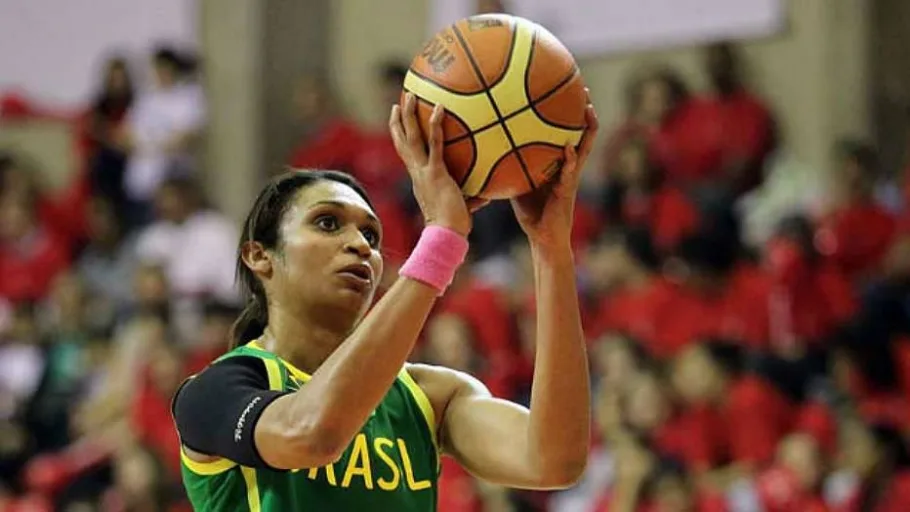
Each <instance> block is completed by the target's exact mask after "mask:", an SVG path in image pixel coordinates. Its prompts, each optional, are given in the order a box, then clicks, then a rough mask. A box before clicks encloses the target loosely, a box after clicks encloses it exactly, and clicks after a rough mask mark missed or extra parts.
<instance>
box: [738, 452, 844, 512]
mask: <svg viewBox="0 0 910 512" xmlns="http://www.w3.org/2000/svg"><path fill="white" fill-rule="evenodd" d="M824 469H825V468H824V462H823V460H822V454H821V450H820V447H819V445H818V443H817V442H816V441H815V439H814V438H813V437H812V436H810V435H807V434H791V435H789V436H787V437H786V438H784V439H783V440H782V441H781V443H780V445H779V447H778V451H777V457H776V459H775V463H774V464H773V465H772V466H771V467H769V468H768V469H765V470H763V471H762V472H761V473H760V474H759V475H758V476H757V478H756V482H755V485H756V488H757V489H756V490H757V494H758V497H759V500H760V502H761V505H762V507H763V510H765V511H767V512H796V511H799V512H829V509H828V506H827V504H826V503H825V501H824V499H823V498H822V496H821V481H822V475H823V473H824Z"/></svg>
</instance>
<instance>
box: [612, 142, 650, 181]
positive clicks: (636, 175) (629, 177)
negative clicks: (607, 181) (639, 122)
mask: <svg viewBox="0 0 910 512" xmlns="http://www.w3.org/2000/svg"><path fill="white" fill-rule="evenodd" d="M648 165H649V164H648V148H647V146H646V145H645V143H644V142H637V141H636V142H631V143H629V144H626V146H625V147H623V148H622V151H621V152H620V153H619V159H618V161H617V168H616V177H617V179H619V180H620V181H621V182H622V183H623V184H625V185H626V186H627V187H632V188H646V187H647V186H648V181H649V178H650V176H649V174H650V169H649V168H648Z"/></svg>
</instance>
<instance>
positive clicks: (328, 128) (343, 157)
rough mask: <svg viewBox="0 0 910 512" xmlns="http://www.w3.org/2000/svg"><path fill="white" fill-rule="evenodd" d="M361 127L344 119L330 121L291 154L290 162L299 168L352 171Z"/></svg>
mask: <svg viewBox="0 0 910 512" xmlns="http://www.w3.org/2000/svg"><path fill="white" fill-rule="evenodd" d="M359 144H360V129H359V128H358V127H357V125H356V124H354V123H353V122H351V121H348V120H347V119H343V118H336V119H332V120H330V121H329V122H327V123H326V124H325V125H324V126H323V127H322V128H321V129H320V130H319V131H318V132H317V133H316V134H315V135H314V136H312V137H310V138H308V139H306V140H304V141H302V142H301V143H300V145H299V146H297V148H296V149H295V150H294V153H293V154H292V155H291V159H290V164H291V166H292V167H296V168H300V169H310V168H317V169H337V170H341V171H348V172H350V171H351V170H352V169H353V167H354V159H355V156H356V152H357V148H358V145H359Z"/></svg>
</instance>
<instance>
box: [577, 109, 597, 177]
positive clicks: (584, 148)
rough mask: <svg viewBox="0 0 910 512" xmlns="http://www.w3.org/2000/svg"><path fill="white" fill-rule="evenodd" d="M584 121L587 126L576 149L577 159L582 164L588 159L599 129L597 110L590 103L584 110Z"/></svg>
mask: <svg viewBox="0 0 910 512" xmlns="http://www.w3.org/2000/svg"><path fill="white" fill-rule="evenodd" d="M585 123H586V124H587V128H586V129H585V134H584V135H582V137H581V143H580V144H579V149H578V160H579V161H580V162H581V164H582V165H584V162H585V161H586V160H587V159H588V155H590V154H591V150H592V149H593V148H594V141H595V139H597V132H598V131H599V130H600V120H598V119H597V111H596V110H594V105H592V104H590V103H589V104H588V108H587V109H586V110H585Z"/></svg>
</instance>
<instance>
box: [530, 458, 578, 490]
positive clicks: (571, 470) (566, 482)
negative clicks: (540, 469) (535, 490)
mask: <svg viewBox="0 0 910 512" xmlns="http://www.w3.org/2000/svg"><path fill="white" fill-rule="evenodd" d="M587 465H588V457H587V455H585V456H584V457H580V458H573V459H570V460H567V461H565V462H563V463H561V464H558V465H554V466H553V467H552V468H549V469H547V470H546V471H544V474H543V475H541V479H542V481H541V486H542V487H544V488H546V489H554V490H556V489H568V488H569V487H572V486H574V485H575V484H577V483H578V481H579V480H581V477H582V475H584V473H585V469H586V468H587Z"/></svg>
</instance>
